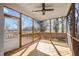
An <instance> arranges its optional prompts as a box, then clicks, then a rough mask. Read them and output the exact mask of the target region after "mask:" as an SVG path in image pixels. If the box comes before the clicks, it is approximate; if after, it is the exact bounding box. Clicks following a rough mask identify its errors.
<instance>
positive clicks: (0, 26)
mask: <svg viewBox="0 0 79 59" xmlns="http://www.w3.org/2000/svg"><path fill="white" fill-rule="evenodd" d="M2 55H4V14H3V6H2V5H1V4H0V56H2Z"/></svg>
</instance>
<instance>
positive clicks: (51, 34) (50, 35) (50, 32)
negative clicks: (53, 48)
mask: <svg viewBox="0 0 79 59" xmlns="http://www.w3.org/2000/svg"><path fill="white" fill-rule="evenodd" d="M51 37H52V34H51V19H50V40H51Z"/></svg>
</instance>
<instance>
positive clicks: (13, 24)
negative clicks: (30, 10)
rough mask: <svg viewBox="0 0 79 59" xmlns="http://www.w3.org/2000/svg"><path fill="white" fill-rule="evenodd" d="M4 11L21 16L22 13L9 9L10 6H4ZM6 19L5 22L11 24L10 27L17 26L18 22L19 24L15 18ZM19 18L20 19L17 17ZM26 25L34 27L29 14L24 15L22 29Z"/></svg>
mask: <svg viewBox="0 0 79 59" xmlns="http://www.w3.org/2000/svg"><path fill="white" fill-rule="evenodd" d="M4 13H6V14H10V15H13V16H17V17H20V14H19V13H18V12H16V11H14V10H11V9H8V8H4ZM5 20H6V21H5V24H6V25H9V26H10V28H17V26H18V25H16V24H18V22H17V21H15V20H14V19H12V18H5ZM17 20H19V19H17ZM25 27H32V19H31V18H29V17H27V16H24V15H22V29H23V28H25Z"/></svg>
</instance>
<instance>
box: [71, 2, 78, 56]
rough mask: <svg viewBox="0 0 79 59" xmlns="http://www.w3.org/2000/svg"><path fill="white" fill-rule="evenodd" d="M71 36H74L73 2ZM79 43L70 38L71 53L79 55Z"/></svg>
mask: <svg viewBox="0 0 79 59" xmlns="http://www.w3.org/2000/svg"><path fill="white" fill-rule="evenodd" d="M72 12H73V13H72V37H75V3H73V4H72ZM78 46H79V43H78V42H77V41H75V40H74V39H73V38H72V52H73V55H75V56H78V55H79V48H78Z"/></svg>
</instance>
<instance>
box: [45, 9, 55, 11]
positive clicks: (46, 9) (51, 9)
mask: <svg viewBox="0 0 79 59" xmlns="http://www.w3.org/2000/svg"><path fill="white" fill-rule="evenodd" d="M45 11H54V9H45Z"/></svg>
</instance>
